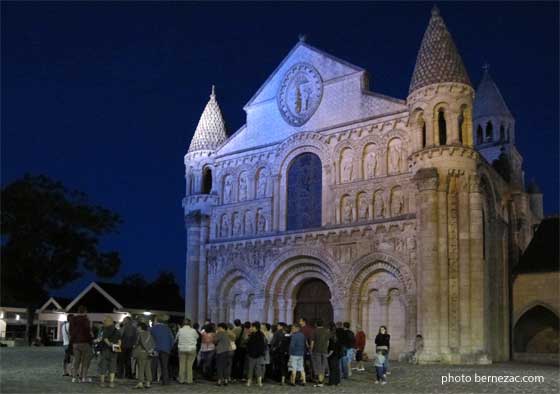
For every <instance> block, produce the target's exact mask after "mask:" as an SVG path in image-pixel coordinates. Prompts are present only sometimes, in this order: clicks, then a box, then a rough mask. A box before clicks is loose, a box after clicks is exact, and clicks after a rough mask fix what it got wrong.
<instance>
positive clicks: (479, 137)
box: [476, 125, 483, 144]
mask: <svg viewBox="0 0 560 394" xmlns="http://www.w3.org/2000/svg"><path fill="white" fill-rule="evenodd" d="M482 142H483V140H482V126H480V125H479V126H478V128H477V129H476V143H477V144H482Z"/></svg>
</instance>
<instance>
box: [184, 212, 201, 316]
mask: <svg viewBox="0 0 560 394" xmlns="http://www.w3.org/2000/svg"><path fill="white" fill-rule="evenodd" d="M200 219H201V217H200V214H199V213H190V214H188V215H186V216H185V227H186V231H187V258H186V269H185V317H186V318H191V319H192V320H193V322H194V321H196V320H197V319H198V291H199V289H198V281H199V257H200Z"/></svg>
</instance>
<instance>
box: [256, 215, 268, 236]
mask: <svg viewBox="0 0 560 394" xmlns="http://www.w3.org/2000/svg"><path fill="white" fill-rule="evenodd" d="M265 231H266V218H265V217H264V214H263V213H262V212H260V211H259V212H258V213H257V232H258V233H264V232H265Z"/></svg>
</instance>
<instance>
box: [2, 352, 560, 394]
mask: <svg viewBox="0 0 560 394" xmlns="http://www.w3.org/2000/svg"><path fill="white" fill-rule="evenodd" d="M62 359H63V350H62V348H53V347H50V348H49V347H46V348H2V349H0V392H1V393H54V392H56V393H100V392H113V393H121V392H138V390H134V389H133V388H132V387H133V386H134V382H133V381H124V380H119V381H117V387H116V388H114V389H109V388H101V387H99V386H98V385H97V384H94V383H89V384H88V383H86V384H75V383H74V384H73V383H71V382H70V379H69V378H67V377H62V376H61V369H62ZM366 368H367V370H366V372H361V373H354V375H353V376H352V378H351V379H350V380H345V381H343V383H342V385H340V386H338V387H336V388H335V387H332V388H331V387H324V388H323V389H318V388H313V387H312V386H311V385H308V386H307V387H299V386H298V387H290V386H285V387H283V386H280V385H279V384H277V383H275V382H267V383H265V386H264V387H263V388H262V389H260V388H258V387H251V388H247V387H245V386H244V385H242V384H234V385H230V386H228V387H227V388H224V387H216V386H215V385H213V384H211V383H209V382H205V381H202V382H200V383H197V384H195V385H192V386H183V385H179V384H176V383H174V384H171V385H169V386H165V387H162V386H159V385H154V386H153V387H152V388H151V389H150V390H149V391H150V392H158V393H159V392H162V393H164V392H165V393H182V392H192V393H227V394H231V393H252V392H254V393H257V392H266V393H267V394H276V393H296V392H297V393H307V392H309V393H314V392H325V393H376V392H379V393H534V394H538V393H557V392H559V391H560V377H559V369H558V368H556V367H553V366H538V365H531V364H520V363H500V364H493V365H487V366H449V365H420V366H417V365H410V364H403V363H393V364H392V374H391V375H390V376H389V383H388V384H387V385H385V386H380V385H374V384H373V382H374V372H373V366H372V365H371V364H368V365H367V367H366ZM96 369H97V362H96V360H94V361H93V364H92V369H91V372H92V373H95V372H96ZM448 374H450V375H452V376H455V377H460V376H461V375H463V379H468V378H471V379H473V380H474V379H475V374H477V376H478V377H480V376H490V375H492V376H520V377H529V376H542V377H543V378H544V381H543V382H542V383H473V382H471V383H447V384H442V375H443V376H447V375H448ZM142 391H144V390H142Z"/></svg>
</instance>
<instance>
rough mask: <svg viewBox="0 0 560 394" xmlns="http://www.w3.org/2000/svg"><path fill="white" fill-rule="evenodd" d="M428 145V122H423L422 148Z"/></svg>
mask: <svg viewBox="0 0 560 394" xmlns="http://www.w3.org/2000/svg"><path fill="white" fill-rule="evenodd" d="M425 147H426V123H425V122H422V148H425Z"/></svg>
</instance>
